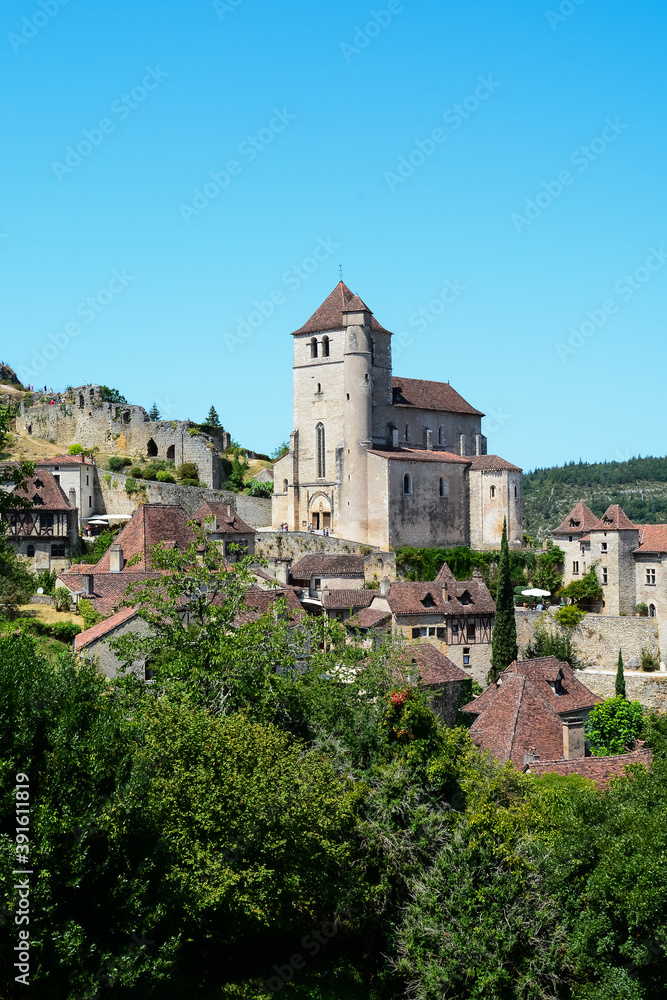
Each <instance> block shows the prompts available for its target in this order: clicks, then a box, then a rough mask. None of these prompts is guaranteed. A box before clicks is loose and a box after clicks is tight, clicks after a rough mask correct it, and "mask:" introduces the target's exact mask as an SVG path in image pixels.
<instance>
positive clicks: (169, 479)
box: [155, 469, 176, 483]
mask: <svg viewBox="0 0 667 1000" xmlns="http://www.w3.org/2000/svg"><path fill="white" fill-rule="evenodd" d="M155 478H156V479H157V481H158V483H175V482H176V480H175V479H174V477H173V476H172V475H171V473H169V472H166V471H165V470H164V469H158V471H157V472H156V473H155Z"/></svg>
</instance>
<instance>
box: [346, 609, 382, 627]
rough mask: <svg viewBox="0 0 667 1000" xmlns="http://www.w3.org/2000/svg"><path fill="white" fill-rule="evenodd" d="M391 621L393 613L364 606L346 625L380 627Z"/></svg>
mask: <svg viewBox="0 0 667 1000" xmlns="http://www.w3.org/2000/svg"><path fill="white" fill-rule="evenodd" d="M390 621H391V615H390V614H389V612H388V611H380V610H379V609H377V610H375V609H374V608H362V610H361V611H358V612H357V614H356V615H351V616H350V617H349V618H348V619H347V621H346V622H345V625H346V626H347V627H348V628H379V627H380V626H382V625H387V624H388V623H389V622H390Z"/></svg>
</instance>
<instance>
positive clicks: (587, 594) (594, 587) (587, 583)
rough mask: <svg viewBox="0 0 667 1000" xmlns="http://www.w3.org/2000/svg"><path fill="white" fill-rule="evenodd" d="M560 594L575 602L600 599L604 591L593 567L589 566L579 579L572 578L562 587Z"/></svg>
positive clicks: (590, 601)
mask: <svg viewBox="0 0 667 1000" xmlns="http://www.w3.org/2000/svg"><path fill="white" fill-rule="evenodd" d="M560 596H561V597H569V599H570V600H571V601H574V602H575V603H576V604H580V603H581V602H585V603H587V604H589V603H593V602H595V601H601V600H602V598H603V597H604V591H603V590H602V587H601V586H600V581H599V580H598V576H597V573H596V572H595V567H593V566H591V568H590V569H589V571H588V573H587V574H586V576H584V577H582V578H581V580H572V582H571V583H568V585H567V587H563V589H562V590H561V591H560Z"/></svg>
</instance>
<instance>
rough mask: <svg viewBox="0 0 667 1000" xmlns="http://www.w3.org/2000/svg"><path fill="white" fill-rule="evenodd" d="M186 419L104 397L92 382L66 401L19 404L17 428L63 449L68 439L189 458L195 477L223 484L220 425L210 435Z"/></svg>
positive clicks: (134, 453) (224, 438) (113, 450)
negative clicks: (155, 415) (159, 416)
mask: <svg viewBox="0 0 667 1000" xmlns="http://www.w3.org/2000/svg"><path fill="white" fill-rule="evenodd" d="M193 427H194V425H193V424H192V423H191V422H190V421H187V420H154V421H152V420H150V419H149V417H148V414H147V413H146V411H145V410H144V408H143V406H130V405H129V404H126V403H122V404H121V403H105V402H103V401H102V399H101V398H100V396H99V391H98V390H96V387H84V388H82V389H77V390H75V392H74V396H73V398H72V397H70V398H69V401H65V402H63V401H59V402H54V403H53V404H51V403H48V402H47V403H38V404H37V405H35V406H26V405H25V403H22V404H21V412H20V414H19V415H18V416H17V418H16V431H17V433H18V434H21V435H25V436H34V437H37V438H43V439H45V440H48V441H53V442H54V443H55V444H56V445H58V446H59V447H61V448H62V449H65V450H66V449H67V448H68V447H69V445H71V444H80V445H82V446H83V447H84V448H94V447H97V448H99V449H100V451H102V452H104V453H105V454H118V455H128V456H129V457H130V458H131V457H136V458H138V457H143V458H155V459H163V460H167V461H173V462H174V464H175V465H176V466H179V465H182V464H183V463H184V462H194V463H195V465H196V466H197V470H198V473H199V478H200V480H201V481H202V482H203V483H206V485H207V486H209V487H211V488H212V489H218V488H219V487H220V486H222V483H223V482H224V479H225V476H224V471H223V466H222V462H221V459H220V457H219V455H218V451H222V450H224V449H225V448H226V447H228V445H229V440H230V439H229V434H228V433H227V431H225V430H224V429H223V428H222V427H221V428H220V433H219V434H216V436H215V437H211V436H210V435H208V434H201V433H196V434H191V433H190V429H191V428H193Z"/></svg>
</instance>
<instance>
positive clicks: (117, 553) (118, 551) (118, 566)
mask: <svg viewBox="0 0 667 1000" xmlns="http://www.w3.org/2000/svg"><path fill="white" fill-rule="evenodd" d="M123 561H124V560H123V548H122V546H121V544H120V542H114V543H113V545H112V546H111V548H110V549H109V572H110V573H120V572H122V569H123Z"/></svg>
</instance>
